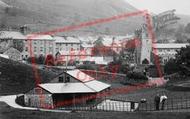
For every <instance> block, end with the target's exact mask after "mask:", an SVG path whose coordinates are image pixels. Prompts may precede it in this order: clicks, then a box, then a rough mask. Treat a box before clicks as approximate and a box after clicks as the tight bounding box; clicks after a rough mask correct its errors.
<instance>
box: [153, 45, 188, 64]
mask: <svg viewBox="0 0 190 119" xmlns="http://www.w3.org/2000/svg"><path fill="white" fill-rule="evenodd" d="M187 45H189V44H184V43H168V44H159V43H157V44H153V53H156V55H158V56H159V57H160V58H161V62H162V63H166V62H168V60H169V59H171V58H175V55H176V53H177V51H178V50H180V49H181V48H182V47H186V46H187Z"/></svg>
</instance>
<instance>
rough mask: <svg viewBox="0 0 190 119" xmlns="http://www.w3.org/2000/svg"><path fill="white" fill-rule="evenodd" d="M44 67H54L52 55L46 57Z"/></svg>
mask: <svg viewBox="0 0 190 119" xmlns="http://www.w3.org/2000/svg"><path fill="white" fill-rule="evenodd" d="M45 65H48V66H54V65H55V60H54V57H53V55H51V54H49V55H47V57H46V59H45Z"/></svg>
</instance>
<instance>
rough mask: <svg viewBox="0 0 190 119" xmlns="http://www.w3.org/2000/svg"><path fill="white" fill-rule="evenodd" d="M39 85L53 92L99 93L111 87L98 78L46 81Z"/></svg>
mask: <svg viewBox="0 0 190 119" xmlns="http://www.w3.org/2000/svg"><path fill="white" fill-rule="evenodd" d="M39 86H40V87H41V88H43V89H45V90H47V91H48V92H50V93H52V94H53V93H54V94H64V93H66V94H67V93H97V92H100V91H102V90H105V89H107V88H109V87H110V85H108V84H105V83H102V82H100V81H96V80H94V81H90V82H87V83H46V84H40V85H39Z"/></svg>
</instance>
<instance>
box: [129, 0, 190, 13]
mask: <svg viewBox="0 0 190 119" xmlns="http://www.w3.org/2000/svg"><path fill="white" fill-rule="evenodd" d="M126 1H127V2H128V3H130V4H131V5H133V6H134V7H136V8H138V9H140V10H145V9H146V10H148V11H150V12H153V13H155V14H158V13H161V12H164V11H167V10H172V9H176V13H177V14H184V15H190V0H126Z"/></svg>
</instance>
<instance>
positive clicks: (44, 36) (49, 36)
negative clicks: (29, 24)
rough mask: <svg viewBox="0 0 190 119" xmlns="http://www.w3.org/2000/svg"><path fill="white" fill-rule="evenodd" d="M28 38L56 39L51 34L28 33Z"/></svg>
mask: <svg viewBox="0 0 190 119" xmlns="http://www.w3.org/2000/svg"><path fill="white" fill-rule="evenodd" d="M26 37H27V38H30V39H34V40H55V39H54V38H53V37H52V36H51V35H36V36H35V35H33V34H28V35H26Z"/></svg>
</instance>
